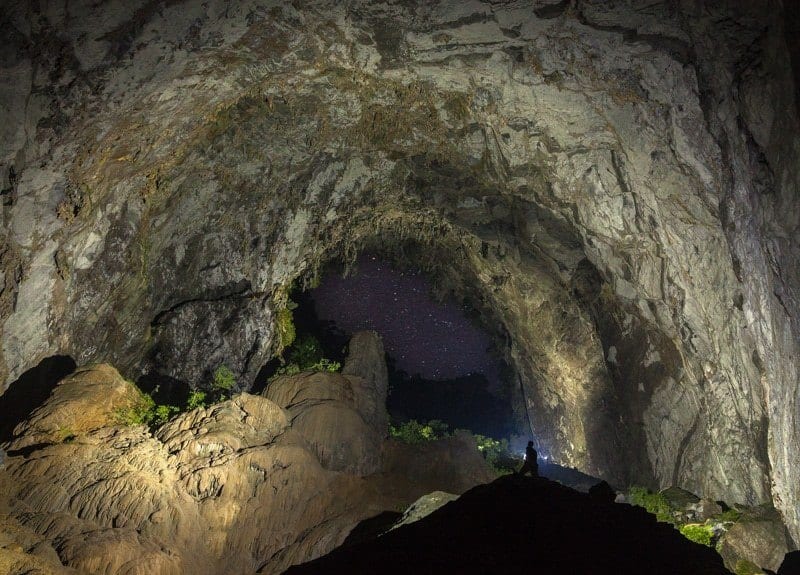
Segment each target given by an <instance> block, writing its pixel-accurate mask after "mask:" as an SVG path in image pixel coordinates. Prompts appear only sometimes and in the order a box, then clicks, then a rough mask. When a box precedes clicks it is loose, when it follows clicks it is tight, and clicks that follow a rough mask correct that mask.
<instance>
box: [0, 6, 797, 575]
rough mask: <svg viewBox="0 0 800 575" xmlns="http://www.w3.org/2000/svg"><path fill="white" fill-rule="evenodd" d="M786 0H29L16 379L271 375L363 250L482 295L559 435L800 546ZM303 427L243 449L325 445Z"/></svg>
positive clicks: (10, 80) (793, 141) (558, 456)
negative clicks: (282, 319) (748, 510)
mask: <svg viewBox="0 0 800 575" xmlns="http://www.w3.org/2000/svg"><path fill="white" fill-rule="evenodd" d="M791 4H792V3H781V2H778V1H777V0H760V1H758V2H746V3H742V2H721V3H713V4H710V3H705V2H693V1H685V2H671V1H666V0H664V1H658V0H656V1H653V2H647V3H637V2H605V1H600V0H571V1H568V2H554V1H549V0H513V1H507V2H506V1H504V2H488V1H487V2H481V1H478V0H475V1H471V2H455V1H452V2H450V1H443V2H437V3H423V2H405V1H403V2H400V1H389V2H383V3H377V2H366V1H354V2H350V3H348V4H347V6H343V5H341V4H340V3H335V2H327V1H323V0H318V1H309V2H305V3H302V7H299V6H300V5H299V4H297V6H295V5H290V4H287V3H284V2H266V1H260V0H243V1H241V2H235V3H230V2H226V1H223V0H209V1H200V0H183V1H170V2H152V1H146V0H138V1H128V2H121V1H113V2H104V3H101V4H97V3H92V2H69V3H63V2H47V1H43V2H38V3H30V2H27V1H22V0H10V1H9V2H6V5H5V7H4V10H3V14H2V16H0V18H2V30H3V34H4V36H5V38H4V42H3V43H2V48H1V49H0V78H2V82H0V109H2V111H3V112H2V113H3V121H2V122H0V180H1V181H2V185H1V186H0V191H1V192H2V200H3V233H2V245H0V264H1V265H2V280H0V318H2V354H1V355H0V375H2V378H1V379H2V380H3V382H4V383H3V384H0V388H5V387H7V386H9V385H13V382H14V381H16V380H17V379H18V378H19V377H20V376H21V375H22V374H23V373H24V372H25V371H26V370H28V369H30V368H31V367H33V366H35V365H36V364H37V363H38V362H39V361H40V360H42V359H43V358H45V357H48V356H52V355H55V354H67V355H70V356H71V357H73V358H74V359H75V361H76V362H77V363H78V364H79V365H85V364H87V363H90V362H101V361H102V362H111V363H113V364H114V365H115V366H117V367H118V368H119V369H120V370H121V371H122V372H123V373H124V374H125V375H126V376H128V377H132V378H136V377H138V376H139V375H141V374H143V373H155V372H157V373H160V374H163V375H167V376H170V377H174V378H177V379H180V380H182V381H185V382H188V383H190V384H191V385H193V386H194V385H198V384H199V382H201V381H203V380H204V379H207V378H208V377H209V374H210V373H211V372H212V371H213V370H214V369H215V368H216V367H217V366H218V365H220V364H222V363H225V364H227V365H229V366H230V367H232V368H233V369H234V371H235V372H236V373H237V375H238V376H240V380H241V381H246V382H249V381H252V380H253V379H254V377H255V374H256V373H257V372H258V370H259V369H260V367H261V366H262V365H264V363H265V362H266V361H267V360H269V359H270V358H272V357H273V356H274V355H275V353H276V352H277V350H279V349H280V346H281V342H280V341H279V338H278V336H277V335H276V334H277V323H278V322H277V318H278V317H279V314H280V312H281V310H282V309H284V308H285V306H286V304H287V297H288V292H289V289H290V285H291V283H292V282H293V281H295V280H298V279H300V280H302V279H307V278H309V277H311V276H313V275H314V274H315V273H316V270H317V269H319V268H320V266H322V265H323V264H324V263H325V262H327V261H329V260H331V259H334V258H344V259H352V258H354V257H355V254H356V253H357V252H358V251H359V250H360V249H362V248H365V247H370V248H375V249H378V250H383V251H385V252H387V253H389V254H395V255H397V254H398V253H401V254H405V255H406V256H409V257H411V258H412V259H413V260H414V262H415V265H421V266H422V267H424V268H426V269H428V270H429V271H430V273H431V274H432V275H434V276H435V277H436V279H437V281H438V284H439V285H440V286H441V290H442V293H444V294H446V293H449V294H452V295H455V297H457V298H459V299H462V300H465V301H467V302H469V303H470V304H471V305H473V307H475V308H476V309H478V311H479V312H480V314H481V317H482V321H483V323H484V325H485V326H487V328H488V329H490V330H491V331H492V332H493V335H494V336H495V337H496V339H497V342H498V345H499V347H500V348H501V349H502V350H503V353H504V354H505V355H506V359H507V360H508V362H509V364H510V365H511V366H512V367H513V371H514V374H513V377H512V378H511V380H512V381H511V382H510V383H509V386H510V387H511V388H512V389H513V393H514V394H515V403H516V408H517V413H518V415H519V425H520V430H523V431H524V432H525V433H526V434H532V435H533V436H534V437H536V439H537V442H538V445H537V447H538V448H539V449H540V451H542V450H544V451H546V452H547V453H549V454H551V455H552V456H553V458H554V459H555V460H556V461H559V462H561V463H563V464H565V465H568V466H572V467H577V468H580V469H582V470H584V471H586V472H588V473H591V474H592V475H596V476H601V477H604V478H606V479H608V480H609V481H610V482H612V483H615V484H623V483H641V484H647V485H650V486H653V487H656V486H660V487H666V486H669V485H678V486H681V487H683V488H686V489H688V490H690V491H692V492H694V493H698V494H700V495H702V496H704V497H708V498H712V499H724V500H726V501H729V502H737V501H738V502H741V503H747V504H757V503H761V502H768V501H772V502H773V503H774V505H775V506H776V508H777V509H778V510H779V511H780V513H781V515H782V517H783V520H784V521H785V523H786V525H787V527H788V528H789V531H790V533H791V535H792V537H793V538H794V540H795V541H798V540H800V474H798V473H797V470H796V465H797V461H798V458H800V426H798V424H797V421H796V416H797V415H796V414H797V412H798V408H800V384H799V382H798V357H800V349H798V348H799V347H800V343H798V342H800V323H799V320H800V296H799V295H798V290H799V289H800V266H799V265H798V261H800V246H799V245H798V238H800V234H798V225H800V214H799V211H800V210H799V209H798V201H797V197H798V178H800V175H798V171H797V169H796V165H797V158H798V155H800V140H799V139H798V115H797V102H796V94H797V93H798V92H797V85H798V83H797V82H796V81H795V79H794V78H793V66H795V67H796V65H797V62H798V53H797V51H796V49H797V45H796V42H795V41H794V40H792V39H793V38H795V37H796V30H794V29H792V28H791V26H792V25H793V24H792V23H793V22H796V21H797V19H796V18H794V17H793V14H794V11H795V10H796V8H794V7H793V6H792V5H791ZM345 375H346V374H345ZM243 397H244V396H243ZM237 401H239V402H240V404H241V405H239V404H237V406H236V407H234V404H233V403H232V404H231V405H230V406H229V407H228V408H226V409H229V410H232V411H231V417H233V414H235V413H238V412H237V411H236V410H237V409H244V407H243V406H244V405H245V404H246V403H247V401H249V400H247V401H245V400H237ZM254 401H263V400H254ZM242 402H244V403H242ZM234 403H235V402H234ZM326 409H328V408H326ZM289 411H290V412H291V409H289ZM193 417H195V416H193ZM364 417H366V416H364ZM362 418H363V417H362ZM368 419H369V418H368V417H367V418H366V419H365V421H367V422H368ZM308 425H309V426H313V425H316V424H315V423H314V422H312V421H309V422H308ZM308 429H310V427H309V428H308ZM321 432H322V431H321V430H320V433H321ZM176 433H177V430H176ZM287 433H288V432H287ZM93 434H94V435H93ZM132 434H133V435H132ZM289 435H294V436H296V435H298V434H297V433H294V432H293V433H291V434H289ZM86 437H87V438H88V439H86V441H87V442H89V443H86V445H87V449H88V448H89V447H88V446H92V447H91V448H92V449H101V450H107V453H108V456H109V457H110V456H111V454H113V453H116V452H115V451H114V450H118V449H122V448H120V447H114V446H119V445H131V446H132V447H130V449H139V450H143V451H145V452H149V451H150V450H153V449H156V443H154V442H156V440H155V439H152V438H149V439H148V438H145V437H143V436H139V435H136V434H135V433H134V432H133V431H131V430H125V431H115V432H110V431H107V430H106V431H103V430H100V431H92V432H89V433H88V434H87V435H86ZM101 439H102V441H101ZM181 441H183V439H181ZM187 441H188V439H187ZM259 441H260V440H259ZM277 441H278V443H279V444H281V447H280V448H278V447H277V446H276V447H275V448H273V449H272V452H270V454H269V455H267V454H266V451H264V450H266V449H267V448H266V447H264V446H262V447H261V448H259V449H258V450H257V451H258V453H259V454H260V455H258V456H256V455H255V454H250V455H247V456H242V457H239V458H237V461H238V460H239V459H241V460H242V462H241V465H244V466H245V468H247V469H249V467H247V465H249V463H244V461H245V460H247V461H249V460H248V459H247V458H248V457H249V458H256V459H257V461H256V460H254V463H253V464H254V465H255V466H256V468H259V469H260V468H262V467H264V466H265V465H267V466H268V465H271V464H272V463H270V462H272V461H274V460H275V458H279V459H280V458H281V457H284V455H280V457H279V456H278V455H277V454H278V453H281V454H283V453H284V451H285V452H286V453H303V454H304V455H302V457H304V458H305V457H307V458H309V459H313V456H312V455H310V454H309V453H308V452H306V451H302V450H301V451H299V452H296V451H293V449H295V448H294V447H292V446H291V442H290V438H289V437H288V436H287V437H286V438H284V436H283V435H281V436H280V438H279V439H278V440H277ZM284 442H288V444H287V445H283V443H284ZM81 445H83V443H81V442H80V441H78V442H76V445H75V446H64V445H58V446H54V447H51V448H47V449H52V450H56V451H58V450H62V449H78V448H80V446H81ZM220 445H223V448H220V449H222V451H221V452H220V453H219V456H220V457H226V455H225V449H227V448H224V445H225V444H220ZM125 449H128V448H127V447H126V448H125ZM159 449H161V448H159ZM198 449H199V447H198ZM204 449H214V447H213V446H212V444H211V443H209V444H207V447H205V448H204ZM231 449H232V448H231ZM248 449H249V448H248ZM262 451H264V453H262ZM273 452H274V453H273ZM203 456H204V457H211V454H210V453H208V454H204V455H203ZM297 457H300V455H297ZM40 459H41V458H36V459H35V460H33V461H27V462H26V465H46V464H45V463H42V461H40ZM156 460H157V459H156ZM281 461H282V459H281ZM189 464H190V463H189V462H187V465H189ZM237 465H239V463H237ZM243 469H244V468H243ZM44 471H45V470H44V469H42V470H41V472H44ZM248 473H250V472H248ZM252 473H256V472H255V471H253V472H252ZM314 473H315V477H317V476H318V477H319V478H320V481H323V482H324V481H328V479H326V478H327V477H328V474H329V473H332V472H331V471H329V470H326V469H324V468H321V467H320V468H319V469H318V470H317V471H315V472H314ZM201 475H202V477H201V476H197V477H196V478H195V479H193V480H192V481H194V483H193V484H192V486H191V490H193V492H194V493H206V492H207V491H208V490H213V489H214V485H215V481H218V479H219V478H217V479H215V478H214V477H215V476H214V472H213V471H208V472H204V473H203V474H201ZM193 477H194V476H193ZM176 481H179V479H178V478H176ZM180 481H183V480H182V479H181V480H180ZM180 481H179V483H178V484H177V485H182V484H181V483H180ZM170 488H171V487H170ZM187 488H188V487H187ZM175 489H177V487H175ZM181 489H183V487H181ZM225 496H226V495H225V494H224V492H223V497H225ZM42 497H44V495H42ZM42 501H44V499H43V500H42ZM42 504H44V503H42ZM198 513H200V511H198ZM228 513H230V517H229V518H228V520H229V521H231V522H235V521H236V517H235V512H234V511H233V508H232V507H231V508H229V510H228ZM190 519H191V518H186V519H185V520H186V521H189V520H190ZM124 528H125V527H120V529H124ZM70 529H73V527H70ZM75 529H79V528H78V527H75ZM80 529H83V527H80ZM107 545H109V546H112V547H113V546H120V545H122V544H121V543H120V541H119V540H116V539H109V540H108V541H107ZM214 545H215V546H217V547H215V548H221V547H224V546H225V545H226V542H225V541H224V540H223V538H221V536H220V538H219V539H215V543H214ZM220 546H221V547H220ZM75 552H76V553H78V551H75ZM159 553H161V552H160V551H157V550H154V551H153V555H152V556H153V557H156V556H159V557H160V555H159ZM122 555H124V554H118V556H122ZM76 556H77V555H76ZM199 556H200V555H198V557H199ZM189 560H191V558H190V559H189ZM91 561H94V559H92V558H87V559H86V562H87V564H88V563H91ZM164 561H166V562H167V563H169V562H174V561H178V559H177V558H175V557H173V556H169V557H166V558H165V559H164ZM167 563H165V564H167ZM169 564H172V563H169ZM176 565H177V563H176Z"/></svg>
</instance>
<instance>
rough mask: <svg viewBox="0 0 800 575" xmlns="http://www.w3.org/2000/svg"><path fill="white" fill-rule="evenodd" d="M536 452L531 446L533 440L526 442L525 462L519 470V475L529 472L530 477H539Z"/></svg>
mask: <svg viewBox="0 0 800 575" xmlns="http://www.w3.org/2000/svg"><path fill="white" fill-rule="evenodd" d="M537 458H538V454H537V453H536V450H535V449H534V448H533V441H529V442H528V447H526V448H525V463H524V464H523V465H522V469H520V470H519V474H520V475H525V474H526V473H528V472H530V474H531V476H532V477H539V462H538V460H537Z"/></svg>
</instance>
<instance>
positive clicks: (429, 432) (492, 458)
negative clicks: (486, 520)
mask: <svg viewBox="0 0 800 575" xmlns="http://www.w3.org/2000/svg"><path fill="white" fill-rule="evenodd" d="M449 428H450V427H449V426H448V425H447V424H446V423H444V422H443V421H441V420H439V419H432V420H430V421H428V422H427V423H420V422H419V421H417V420H416V419H411V420H409V421H406V422H404V423H401V424H399V425H390V426H389V435H390V436H391V437H393V438H394V439H397V440H399V441H402V442H404V443H408V444H411V445H419V444H421V443H425V442H426V441H435V440H437V439H442V438H443V437H449V436H450V435H452V434H451V433H450V431H449ZM456 432H464V433H468V434H469V435H470V436H471V437H472V438H473V439H474V440H475V444H476V446H477V448H478V451H480V452H481V453H482V454H483V457H484V458H485V459H486V462H487V463H488V464H489V465H490V466H491V467H492V469H493V470H494V471H495V473H497V474H498V475H507V474H509V473H514V472H515V471H516V470H517V467H519V463H520V461H519V458H518V457H516V456H514V455H513V454H512V453H511V450H510V449H509V447H508V440H507V439H499V440H498V439H493V438H491V437H486V436H484V435H478V434H475V433H472V432H471V431H469V430H466V429H459V430H456V431H455V432H454V433H456Z"/></svg>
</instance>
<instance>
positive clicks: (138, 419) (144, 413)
mask: <svg viewBox="0 0 800 575" xmlns="http://www.w3.org/2000/svg"><path fill="white" fill-rule="evenodd" d="M131 385H133V386H134V387H136V385H135V384H134V383H131ZM136 391H137V392H138V396H137V398H136V400H135V401H134V402H133V404H132V405H131V406H129V407H126V408H121V409H117V410H116V411H115V412H114V415H115V419H116V422H117V424H119V425H147V426H149V427H151V428H156V427H158V426H160V425H163V424H165V423H166V422H167V421H169V419H170V418H171V417H172V416H173V415H175V414H176V413H179V412H180V409H179V408H178V407H176V406H174V405H159V404H156V402H155V400H154V399H153V398H152V397H151V396H150V395H147V394H146V393H144V392H143V391H142V390H140V389H139V388H138V387H136ZM156 391H157V390H154V392H153V393H155V392H156Z"/></svg>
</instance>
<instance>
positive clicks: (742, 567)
mask: <svg viewBox="0 0 800 575" xmlns="http://www.w3.org/2000/svg"><path fill="white" fill-rule="evenodd" d="M733 572H734V573H736V575H762V574H763V573H764V571H763V570H762V569H761V568H759V567H758V565H756V564H755V563H753V562H751V561H748V560H747V559H739V560H738V561H737V562H736V565H735V567H734V569H733Z"/></svg>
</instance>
